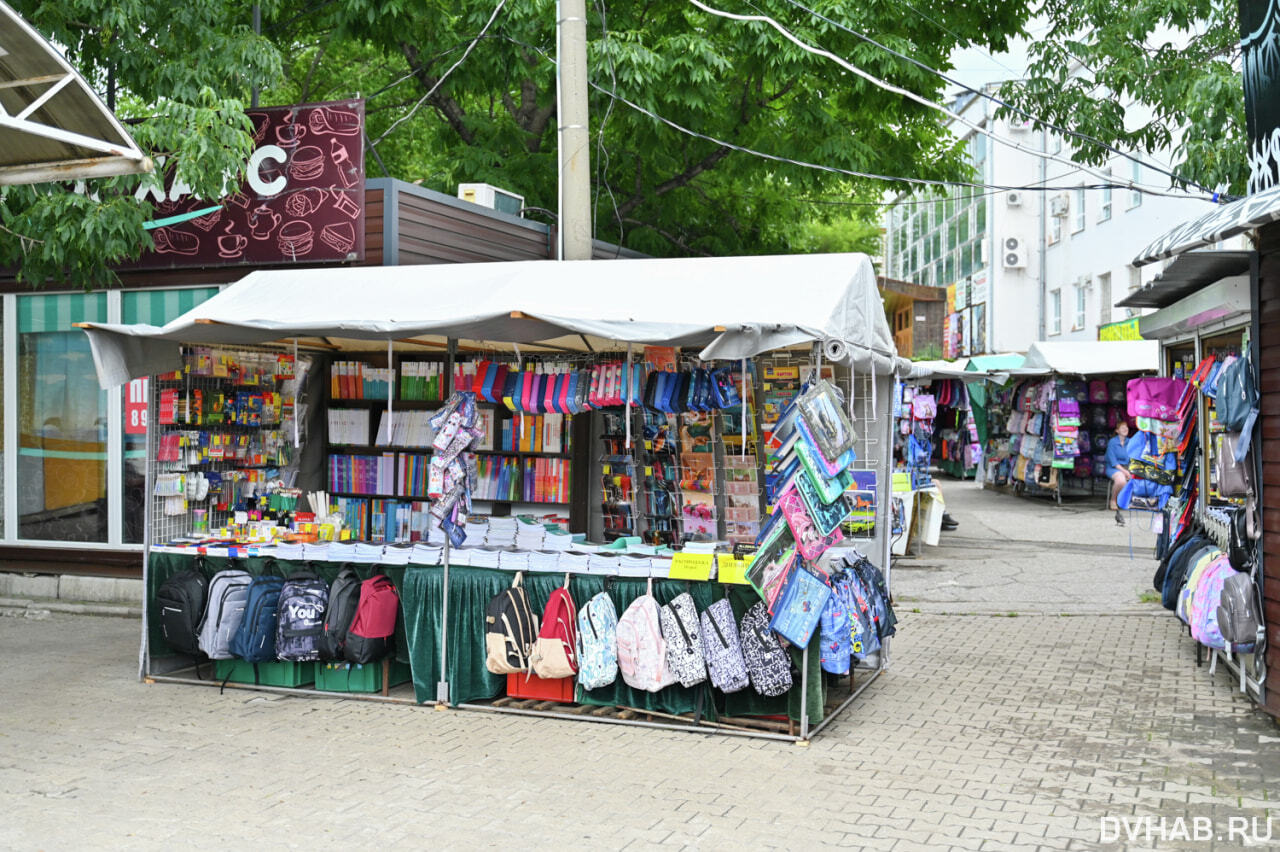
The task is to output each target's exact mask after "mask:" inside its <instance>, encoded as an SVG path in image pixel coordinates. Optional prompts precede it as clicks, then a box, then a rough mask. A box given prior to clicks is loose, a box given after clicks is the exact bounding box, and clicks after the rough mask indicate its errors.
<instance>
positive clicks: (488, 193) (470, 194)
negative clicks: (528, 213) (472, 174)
mask: <svg viewBox="0 0 1280 852" xmlns="http://www.w3.org/2000/svg"><path fill="white" fill-rule="evenodd" d="M458 197H459V198H461V199H462V200H463V201H470V202H471V203H472V204H479V205H480V206H481V207H488V208H489V209H490V210H497V211H498V212H499V213H510V214H511V215H512V216H523V215H524V214H523V213H521V212H520V211H521V210H523V209H524V196H523V195H516V194H515V193H514V192H508V191H507V190H505V189H501V188H499V187H496V186H492V185H490V184H487V183H460V184H458Z"/></svg>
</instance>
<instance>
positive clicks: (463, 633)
mask: <svg viewBox="0 0 1280 852" xmlns="http://www.w3.org/2000/svg"><path fill="white" fill-rule="evenodd" d="M272 563H274V564H275V568H274V570H275V572H276V573H278V574H281V575H283V576H288V575H289V574H291V573H293V572H294V571H297V570H299V569H301V568H303V567H309V568H310V569H312V570H314V571H315V572H316V573H317V574H319V575H320V576H321V577H322V578H323V579H324V580H325V581H326V582H330V583H331V582H333V579H334V577H336V576H337V575H338V572H339V571H340V570H341V569H342V567H343V564H342V563H337V562H312V563H305V562H295V561H290V560H272V559H270V558H265V557H249V558H238V559H231V558H227V557H197V556H195V555H194V554H192V555H188V554H170V553H156V554H152V555H151V562H150V570H149V573H148V576H147V586H148V595H150V596H151V597H152V598H154V595H155V591H156V590H157V589H158V588H159V587H160V585H161V584H162V583H164V581H165V580H167V579H168V578H169V577H171V576H172V575H173V574H176V573H177V572H179V571H182V570H185V569H187V568H189V567H192V566H195V565H199V566H200V569H201V570H202V571H203V572H204V574H205V575H206V576H208V577H212V576H213V575H214V574H216V573H217V572H219V571H222V570H225V569H227V568H232V567H234V568H240V569H242V570H245V571H248V572H249V573H250V574H253V575H254V576H257V575H259V574H261V573H262V572H263V571H264V570H267V567H268V566H269V565H270V564H272ZM349 564H351V567H352V568H354V569H355V570H356V573H357V574H358V575H359V576H360V578H361V579H367V578H368V577H370V576H372V575H373V574H374V573H375V572H376V571H382V572H384V573H385V574H386V575H387V576H388V577H389V578H390V579H391V581H392V582H393V583H394V584H395V585H396V588H397V590H398V591H399V593H400V610H401V611H400V618H398V619H397V621H396V653H395V657H396V659H397V660H399V661H400V662H405V663H408V664H409V665H410V668H411V671H412V674H413V688H414V695H415V697H416V699H417V700H418V701H419V702H425V701H432V700H435V697H436V684H437V683H438V682H439V681H440V680H441V669H440V638H441V636H442V627H443V625H442V623H441V602H442V600H443V595H444V569H443V568H442V567H441V566H439V565H416V564H413V565H408V566H404V565H387V566H379V565H368V564H360V563H349ZM513 579H514V575H513V574H512V573H511V572H510V571H505V570H500V569H497V568H473V567H470V566H466V565H457V566H452V567H450V569H449V612H448V637H449V645H448V656H449V659H448V664H447V672H446V675H447V677H446V679H447V680H448V681H449V700H450V702H451V703H452V704H455V705H457V704H463V703H467V702H470V701H483V700H488V699H493V698H497V697H498V696H500V695H503V694H505V692H506V676H505V675H495V674H491V673H490V672H489V671H488V669H486V668H485V643H484V634H485V623H484V613H485V607H486V606H487V605H488V603H489V601H490V600H492V599H493V598H494V597H495V596H496V595H498V594H499V593H500V592H501V591H502V590H503V589H506V588H508V587H510V585H511V583H512V580H513ZM522 582H523V584H524V586H525V588H526V590H527V592H528V595H529V605H530V607H532V608H533V611H534V612H535V613H536V614H537V615H538V616H539V618H541V616H542V613H543V610H544V609H545V608H546V604H547V599H548V598H549V597H550V595H551V592H552V591H553V590H554V589H556V588H558V587H560V586H561V585H563V584H564V574H551V573H542V572H528V571H527V572H525V573H524V575H523V580H522ZM647 583H648V581H647V580H642V579H635V578H627V577H620V578H608V580H607V582H606V578H604V577H599V576H593V575H589V574H574V575H572V576H571V578H570V582H569V594H570V595H571V596H572V597H573V602H574V605H575V606H576V607H578V608H579V609H580V608H581V607H582V605H583V604H585V603H586V602H587V601H588V600H590V599H591V597H592V596H593V595H596V594H598V593H600V592H602V591H607V592H608V594H609V597H610V598H611V599H612V600H613V605H614V607H615V608H616V609H617V611H618V615H619V616H621V615H622V613H623V612H625V611H626V609H627V607H628V606H629V605H630V604H631V603H632V602H633V601H634V600H635V599H636V598H638V597H639V596H640V595H643V594H644V593H645V589H646V586H647ZM686 591H687V592H689V593H690V595H691V596H692V597H693V600H694V603H695V604H696V605H697V608H698V610H699V612H701V611H702V610H705V609H706V608H707V607H709V606H710V605H711V604H712V603H713V602H714V601H716V600H717V599H719V598H720V597H723V596H728V598H729V601H730V603H731V604H732V606H733V611H734V615H735V617H736V618H738V619H739V620H741V618H742V615H743V613H745V612H746V610H747V609H748V608H749V607H750V606H751V605H753V604H754V603H756V602H757V601H758V600H759V598H758V597H757V596H756V593H755V592H754V591H752V590H751V589H750V588H748V587H746V586H724V585H721V584H719V583H714V582H688V581H684V580H654V583H653V595H654V598H655V599H656V600H657V601H658V604H659V606H661V605H664V604H667V603H669V602H670V601H671V600H672V599H673V598H675V597H676V596H677V595H679V594H681V593H682V592H686ZM149 634H150V643H151V653H152V655H153V656H165V655H169V654H172V653H173V652H172V651H171V650H170V649H169V648H168V646H167V645H166V644H165V642H164V637H163V634H162V633H161V630H160V625H159V619H156V618H154V617H153V618H152V619H151V624H150V625H149ZM791 656H792V660H793V663H794V669H795V672H796V685H795V687H794V688H792V689H791V690H790V691H789V692H788V693H787V694H786V695H781V696H776V697H774V698H765V697H763V696H761V695H758V694H757V693H756V692H755V691H753V690H752V689H751V688H750V687H748V688H747V689H744V690H742V691H741V692H737V693H734V694H732V695H724V694H723V693H721V692H720V691H719V690H716V689H713V688H712V687H711V685H710V681H709V680H708V681H707V682H706V683H703V684H701V685H699V686H696V687H693V688H686V687H683V686H680V685H679V684H675V685H673V686H669V687H667V688H665V689H663V690H661V691H659V692H656V693H654V692H644V691H642V690H636V689H632V688H631V687H630V686H627V684H626V683H625V682H624V681H623V679H622V676H621V675H619V676H618V678H617V680H615V681H614V683H613V684H612V685H610V686H607V687H604V688H602V689H594V690H590V691H587V690H584V689H582V688H581V687H578V688H577V689H576V690H575V699H576V700H577V701H578V702H579V703H581V704H591V705H599V706H623V707H634V708H636V709H639V710H652V711H656V712H660V713H670V714H684V713H693V712H695V711H696V710H697V709H699V697H701V711H702V714H703V717H704V718H711V719H714V718H716V717H718V716H722V715H728V716H789V717H790V718H792V719H795V720H798V719H799V718H800V689H799V682H800V680H799V669H800V663H801V659H802V654H801V652H800V649H797V648H792V649H791ZM819 656H820V655H819V637H818V633H817V632H816V631H815V633H814V637H813V640H812V642H811V644H810V648H809V700H808V715H809V722H810V724H817V723H818V722H820V721H821V720H822V716H823V702H824V699H825V693H826V689H825V684H824V678H823V675H822V671H821V668H820V660H819Z"/></svg>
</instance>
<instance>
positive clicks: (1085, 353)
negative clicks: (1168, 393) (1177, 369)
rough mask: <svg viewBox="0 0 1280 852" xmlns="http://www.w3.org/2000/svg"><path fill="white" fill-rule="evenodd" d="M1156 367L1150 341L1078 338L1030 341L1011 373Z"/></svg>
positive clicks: (1087, 372)
mask: <svg viewBox="0 0 1280 852" xmlns="http://www.w3.org/2000/svg"><path fill="white" fill-rule="evenodd" d="M1159 368H1160V344H1159V343H1158V342H1156V341H1154V340H1079V341H1061V342H1047V341H1043V340H1041V341H1039V342H1036V343H1032V344H1031V348H1030V349H1029V350H1027V360H1026V361H1025V362H1023V364H1022V366H1021V367H1017V368H1015V369H1012V370H1009V371H1008V373H1009V375H1011V376H1044V375H1048V374H1050V373H1059V374H1062V375H1069V376H1101V375H1106V374H1109V373H1146V372H1155V371H1156V370H1158V369H1159Z"/></svg>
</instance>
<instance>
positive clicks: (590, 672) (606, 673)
mask: <svg viewBox="0 0 1280 852" xmlns="http://www.w3.org/2000/svg"><path fill="white" fill-rule="evenodd" d="M617 677H618V611H617V610H616V609H615V608H614V606H613V600H612V599H611V598H610V597H609V596H608V595H607V594H605V593H604V592H600V593H599V594H597V595H595V596H594V597H592V598H591V600H589V601H587V602H586V603H585V604H583V606H582V609H580V610H578V684H579V685H580V686H581V687H582V688H583V689H600V688H601V687H604V686H608V685H609V684H611V683H613V682H614V681H615V680H616V679H617Z"/></svg>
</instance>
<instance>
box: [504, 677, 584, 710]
mask: <svg viewBox="0 0 1280 852" xmlns="http://www.w3.org/2000/svg"><path fill="white" fill-rule="evenodd" d="M575 682H576V681H575V679H574V678H571V677H558V678H552V679H548V680H543V679H542V678H540V677H538V676H537V675H528V674H526V673H525V672H516V673H515V674H509V675H507V695H509V696H511V697H512V698H536V699H538V700H539V701H557V702H559V703H561V704H572V703H573V685H574V683H575Z"/></svg>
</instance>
